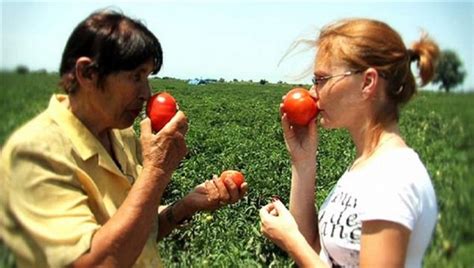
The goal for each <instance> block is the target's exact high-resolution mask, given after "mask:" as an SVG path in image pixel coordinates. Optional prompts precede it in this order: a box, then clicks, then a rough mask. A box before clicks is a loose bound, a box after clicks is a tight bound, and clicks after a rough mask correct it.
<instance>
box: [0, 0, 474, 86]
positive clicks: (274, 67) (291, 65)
mask: <svg viewBox="0 0 474 268" xmlns="http://www.w3.org/2000/svg"><path fill="white" fill-rule="evenodd" d="M104 7H114V8H116V9H120V10H122V11H123V12H124V13H125V14H126V15H129V16H131V17H133V18H137V19H140V20H142V21H143V22H144V23H145V24H146V25H147V26H148V28H149V29H150V30H151V31H152V32H154V33H155V34H156V35H157V37H158V39H159V40H160V42H161V43H162V46H163V50H164V66H163V69H162V71H161V72H160V73H159V76H172V77H177V78H182V79H188V78H196V77H198V78H199V77H202V78H216V79H218V78H221V77H222V78H225V79H226V80H231V79H234V78H236V79H239V80H241V79H244V80H249V79H252V80H254V81H258V80H260V79H266V80H269V81H272V82H276V81H279V80H282V81H287V82H291V83H293V82H304V83H309V81H310V77H304V78H303V79H302V80H298V79H297V76H298V74H301V73H302V72H303V71H304V69H305V68H306V67H308V65H309V64H310V63H311V60H312V54H311V51H310V52H306V53H300V54H297V55H296V56H294V57H290V58H287V59H285V60H284V61H283V63H282V64H280V65H278V63H279V61H280V59H281V58H282V56H283V55H284V54H285V52H286V51H287V49H288V48H289V46H290V45H291V43H292V42H293V41H295V40H296V39H297V38H299V37H314V36H315V34H316V31H317V30H318V28H320V27H322V26H324V25H325V24H327V23H329V22H332V21H334V20H337V19H341V18H346V17H368V18H373V19H379V20H382V21H385V22H387V23H388V24H390V25H391V26H392V27H393V28H394V29H395V30H397V31H398V32H399V33H400V34H401V35H402V37H403V39H404V41H405V43H406V44H407V45H410V44H411V43H412V42H414V41H415V40H416V39H417V38H418V37H419V36H420V33H421V30H422V29H423V30H425V31H426V32H428V34H430V36H431V37H432V38H433V39H435V40H436V41H437V42H438V44H439V45H440V47H441V49H452V50H455V51H456V52H457V53H458V55H459V57H460V58H461V60H462V61H463V63H464V68H465V70H466V71H467V73H468V75H467V77H466V79H465V83H464V84H463V85H462V88H463V89H468V88H469V89H472V90H474V37H473V35H474V34H473V33H474V2H473V1H472V0H471V1H463V2H455V1H449V2H448V1H419V2H411V1H397V2H392V1H364V2H361V1H332V2H329V1H328V2H322V1H262V0H260V1H250V0H241V1H234V0H228V1H140V0H139V1H133V2H132V1H88V0H85V1H73V0H65V1H5V0H1V14H2V16H1V17H2V19H1V32H0V35H1V40H2V42H1V47H0V48H1V58H0V63H1V64H0V68H1V69H13V68H15V67H16V66H17V65H19V64H24V65H27V66H28V67H29V68H30V69H31V70H36V69H41V68H45V69H47V70H48V71H57V70H58V67H59V62H60V59H61V53H62V50H63V48H64V45H65V43H66V40H67V38H68V37H69V34H70V33H71V31H72V30H73V28H74V27H75V26H76V25H77V24H78V23H79V22H80V21H81V20H83V19H84V18H85V17H86V16H87V15H89V14H90V13H91V12H93V11H95V10H97V9H100V8H104Z"/></svg>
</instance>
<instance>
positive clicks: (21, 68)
mask: <svg viewBox="0 0 474 268" xmlns="http://www.w3.org/2000/svg"><path fill="white" fill-rule="evenodd" d="M15 72H16V73H17V74H27V73H29V72H30V70H29V69H28V67H27V66H25V65H18V66H17V67H16V69H15Z"/></svg>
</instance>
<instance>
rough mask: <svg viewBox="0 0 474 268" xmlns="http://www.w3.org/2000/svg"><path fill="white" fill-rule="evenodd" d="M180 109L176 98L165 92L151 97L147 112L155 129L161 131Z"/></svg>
mask: <svg viewBox="0 0 474 268" xmlns="http://www.w3.org/2000/svg"><path fill="white" fill-rule="evenodd" d="M177 111H178V109H177V105H176V100H175V99H174V98H173V96H171V95H170V94H168V93H166V92H163V93H157V94H155V95H153V96H151V97H150V99H149V100H148V103H147V105H146V114H147V115H148V117H149V118H150V120H151V127H152V128H153V131H156V132H157V131H160V130H161V129H162V128H163V127H164V126H165V125H166V123H168V122H169V121H170V120H171V118H173V116H174V115H175V114H176V112H177Z"/></svg>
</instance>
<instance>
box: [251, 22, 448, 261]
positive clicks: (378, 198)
mask: <svg viewBox="0 0 474 268" xmlns="http://www.w3.org/2000/svg"><path fill="white" fill-rule="evenodd" d="M315 45H316V47H317V54H316V59H315V62H314V78H313V83H314V85H313V87H312V88H311V90H310V91H311V93H312V94H313V95H314V97H315V98H317V99H318V100H317V105H318V107H319V109H320V110H321V112H320V123H321V125H322V126H323V127H325V128H344V129H347V130H348V131H349V133H350V135H351V137H352V141H353V142H354V144H355V147H356V158H355V161H354V162H353V163H352V165H351V166H349V167H348V169H347V171H346V172H345V173H344V174H343V175H342V177H341V178H339V180H338V181H337V184H336V185H335V187H334V189H332V191H331V192H330V194H329V195H328V196H327V198H326V200H325V202H324V203H323V205H322V206H321V208H319V211H316V209H315V206H314V202H315V198H317V194H316V193H315V189H316V184H317V169H316V166H315V163H316V158H317V146H318V132H317V128H316V123H315V122H311V123H310V124H309V125H308V126H307V127H293V126H291V125H289V123H288V120H287V118H286V115H285V114H283V115H282V127H283V132H284V137H285V141H286V146H287V149H288V151H289V153H290V155H291V163H292V166H291V170H292V178H291V193H290V209H289V211H288V210H287V209H286V208H285V206H284V205H283V204H282V203H281V202H280V201H274V202H272V203H270V204H268V205H266V206H265V207H263V208H262V209H261V211H260V217H261V227H262V232H263V234H264V235H265V236H266V237H268V238H270V239H271V240H272V241H273V242H275V243H276V244H277V245H279V246H280V247H281V248H283V249H284V250H286V251H287V252H288V253H289V254H290V256H291V257H292V258H293V259H294V261H295V262H296V263H297V264H298V265H300V266H304V267H328V266H329V267H359V266H360V267H403V266H405V267H421V265H422V259H423V254H424V252H425V250H426V248H427V246H428V244H429V241H430V239H431V235H432V232H433V229H434V227H435V224H436V219H437V205H436V196H435V192H434V189H433V186H432V183H431V180H430V177H429V175H428V173H427V171H426V168H425V166H424V165H423V163H422V162H421V161H420V159H419V157H418V155H417V153H416V152H415V151H414V150H413V149H411V148H410V147H409V146H408V145H407V144H406V143H405V141H404V139H403V137H402V135H401V134H400V130H399V126H398V121H399V110H400V106H401V105H403V104H405V103H406V102H407V101H408V100H409V99H410V98H411V97H412V96H413V94H414V93H415V91H416V83H415V78H414V76H413V74H412V72H411V69H410V66H411V63H412V62H416V63H417V66H418V68H419V71H420V77H421V81H422V84H423V85H425V84H426V83H428V82H429V81H430V79H431V78H432V76H433V73H434V67H435V61H436V59H437V57H438V54H439V51H438V47H437V45H436V44H435V43H434V42H433V41H432V40H430V39H429V38H427V37H426V36H422V37H421V39H420V40H419V41H417V42H416V43H414V44H413V45H412V46H411V48H408V49H407V48H406V47H405V45H404V43H403V41H402V39H401V37H400V35H399V34H398V33H397V32H396V31H395V30H393V29H392V28H391V27H390V26H388V25H387V24H385V23H383V22H380V21H375V20H370V19H347V20H341V21H338V22H335V23H333V24H330V25H328V26H326V27H324V28H323V29H322V30H321V33H320V35H319V38H318V40H317V41H316V43H315ZM320 168H325V167H320Z"/></svg>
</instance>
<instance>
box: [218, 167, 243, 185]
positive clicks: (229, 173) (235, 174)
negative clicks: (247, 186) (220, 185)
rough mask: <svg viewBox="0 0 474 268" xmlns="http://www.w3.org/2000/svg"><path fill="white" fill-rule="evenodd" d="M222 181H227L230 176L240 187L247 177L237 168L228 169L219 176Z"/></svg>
mask: <svg viewBox="0 0 474 268" xmlns="http://www.w3.org/2000/svg"><path fill="white" fill-rule="evenodd" d="M219 178H220V179H221V180H222V181H226V179H227V178H230V179H232V180H233V181H234V183H235V185H237V188H240V185H242V183H244V181H245V177H244V174H242V173H241V172H239V171H237V170H226V171H224V172H222V174H221V176H220V177H219Z"/></svg>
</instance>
